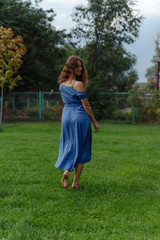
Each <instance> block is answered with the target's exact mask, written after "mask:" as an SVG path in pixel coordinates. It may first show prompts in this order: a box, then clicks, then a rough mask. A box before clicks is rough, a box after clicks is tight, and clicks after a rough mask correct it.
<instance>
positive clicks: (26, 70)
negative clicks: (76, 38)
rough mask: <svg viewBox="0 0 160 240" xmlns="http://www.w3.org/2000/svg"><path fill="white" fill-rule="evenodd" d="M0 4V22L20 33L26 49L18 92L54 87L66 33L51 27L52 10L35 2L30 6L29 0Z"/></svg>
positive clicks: (56, 87) (11, 0) (56, 85)
mask: <svg viewBox="0 0 160 240" xmlns="http://www.w3.org/2000/svg"><path fill="white" fill-rule="evenodd" d="M0 6H1V7H0V25H3V26H4V27H7V28H8V27H11V28H12V29H13V32H14V33H15V35H21V36H23V39H24V42H25V45H26V48H27V49H28V52H27V54H26V55H25V57H24V58H23V63H24V64H23V67H22V68H21V72H20V75H21V76H22V78H23V80H22V81H21V82H20V85H19V87H18V88H17V91H24V89H25V91H36V90H43V91H44V90H50V89H51V88H54V89H55V90H57V89H58V84H57V77H58V75H59V72H60V70H61V68H62V66H63V64H64V62H65V60H66V52H65V48H64V46H65V40H64V39H65V37H66V34H65V31H64V30H63V31H57V30H56V29H55V28H54V27H53V25H52V22H53V21H54V17H55V13H54V11H53V10H52V9H50V10H46V11H45V10H43V9H42V8H40V7H39V6H38V1H37V5H36V6H33V5H32V3H31V1H29V0H27V1H21V0H7V1H6V0H0Z"/></svg>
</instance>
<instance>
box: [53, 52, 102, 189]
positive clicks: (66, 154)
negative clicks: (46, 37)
mask: <svg viewBox="0 0 160 240" xmlns="http://www.w3.org/2000/svg"><path fill="white" fill-rule="evenodd" d="M58 83H59V84H60V92H61V96H62V99H63V102H64V108H63V113H62V119H61V141H60V148H59V156H58V160H57V162H56V164H55V167H57V168H59V169H61V170H64V174H63V177H62V180H61V184H62V187H63V188H67V187H68V181H69V175H70V172H72V171H73V170H74V168H75V175H74V180H73V184H72V188H78V187H79V178H80V175H81V173H82V169H83V165H84V163H86V162H88V161H90V160H91V144H92V131H91V121H90V119H91V120H92V121H93V126H94V128H95V132H98V131H99V125H98V123H97V121H96V119H95V117H94V114H93V111H92V108H91V106H90V104H89V102H88V100H87V97H86V91H85V88H86V87H87V85H88V75H87V70H86V68H85V65H84V63H83V61H82V60H81V59H80V58H79V57H76V56H71V57H69V58H68V60H67V62H66V64H65V66H64V68H63V70H62V72H61V74H60V76H59V80H58Z"/></svg>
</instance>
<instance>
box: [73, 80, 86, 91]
mask: <svg viewBox="0 0 160 240" xmlns="http://www.w3.org/2000/svg"><path fill="white" fill-rule="evenodd" d="M74 89H75V90H77V91H79V92H84V90H85V88H84V85H83V83H82V82H80V81H76V82H75V84H74Z"/></svg>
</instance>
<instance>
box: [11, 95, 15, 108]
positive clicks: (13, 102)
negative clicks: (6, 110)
mask: <svg viewBox="0 0 160 240" xmlns="http://www.w3.org/2000/svg"><path fill="white" fill-rule="evenodd" d="M12 109H13V110H15V96H14V97H13V98H12Z"/></svg>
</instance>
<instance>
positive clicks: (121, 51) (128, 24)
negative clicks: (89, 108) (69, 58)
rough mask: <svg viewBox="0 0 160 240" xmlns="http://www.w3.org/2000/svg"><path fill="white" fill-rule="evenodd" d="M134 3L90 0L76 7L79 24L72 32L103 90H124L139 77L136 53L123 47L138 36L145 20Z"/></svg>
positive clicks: (92, 77) (91, 73) (75, 19)
mask: <svg viewBox="0 0 160 240" xmlns="http://www.w3.org/2000/svg"><path fill="white" fill-rule="evenodd" d="M134 5H135V4H134V1H132V0H121V1H119V0H96V1H95V0H88V5H87V7H84V6H82V5H79V6H77V7H76V8H75V9H74V12H73V15H72V16H73V20H74V21H75V22H76V23H77V25H76V27H75V28H73V29H72V33H73V34H74V36H75V37H76V38H77V44H78V49H80V51H79V52H80V53H81V56H82V57H84V58H85V59H86V62H87V68H88V69H89V76H90V80H91V82H92V84H93V85H94V84H97V83H98V85H99V89H100V90H101V89H103V90H105V91H107V90H111V89H112V90H113V89H115V88H118V89H119V90H123V91H125V90H128V88H129V87H130V85H131V84H132V83H133V82H135V81H136V80H137V74H136V72H135V70H134V69H133V66H134V64H135V56H133V55H131V54H130V53H128V52H127V51H126V50H125V48H124V44H131V43H133V42H134V41H135V39H136V37H138V32H139V27H140V24H141V22H142V16H139V14H138V13H137V12H135V10H133V7H134ZM127 79H128V80H127Z"/></svg>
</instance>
